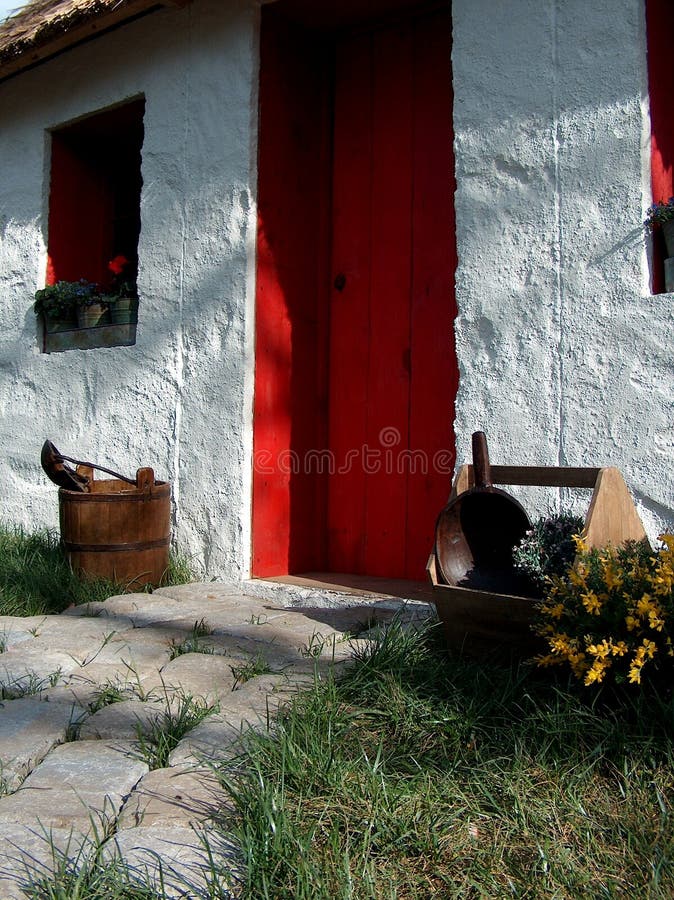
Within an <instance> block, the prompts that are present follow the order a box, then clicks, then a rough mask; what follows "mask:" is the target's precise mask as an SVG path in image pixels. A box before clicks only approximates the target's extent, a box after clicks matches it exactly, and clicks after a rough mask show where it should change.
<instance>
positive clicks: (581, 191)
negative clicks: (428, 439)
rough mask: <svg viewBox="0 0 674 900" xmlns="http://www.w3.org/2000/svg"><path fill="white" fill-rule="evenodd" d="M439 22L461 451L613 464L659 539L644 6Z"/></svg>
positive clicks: (460, 12)
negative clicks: (443, 37) (475, 435)
mask: <svg viewBox="0 0 674 900" xmlns="http://www.w3.org/2000/svg"><path fill="white" fill-rule="evenodd" d="M453 16H454V44H453V60H452V62H453V71H454V96H455V102H454V126H455V151H456V175H457V191H456V221H457V244H458V258H459V266H458V271H457V301H458V309H459V315H458V318H457V321H456V336H457V349H458V355H459V364H460V379H461V380H460V386H459V394H458V398H457V414H456V434H457V450H458V456H459V460H460V461H463V460H465V459H467V458H468V456H469V452H470V451H469V448H470V434H471V432H472V431H474V430H476V429H477V428H482V429H484V430H485V431H486V432H487V435H488V437H489V438H490V439H491V440H490V444H491V455H492V461H493V462H496V463H509V464H518V463H519V464H534V463H536V464H543V465H588V466H596V465H615V466H618V467H619V468H620V469H621V470H622V471H623V473H624V476H625V479H626V481H627V482H628V484H629V485H630V486H631V488H632V490H633V492H634V494H635V497H636V499H637V502H638V507H639V511H640V513H641V515H642V518H643V519H644V522H645V524H646V526H647V528H648V529H649V532H650V534H651V536H652V537H655V535H657V533H658V531H659V530H662V529H663V528H664V527H665V526H669V527H670V528H671V527H672V526H673V525H674V470H673V467H672V460H673V457H674V426H673V422H674V418H673V416H672V412H673V409H672V404H673V400H674V367H673V361H672V347H673V346H674V298H673V297H672V296H671V295H660V296H656V297H652V296H650V295H649V293H648V289H647V283H648V260H647V254H646V247H645V239H644V231H643V227H642V220H643V217H644V210H645V208H646V207H647V206H648V204H649V203H650V193H649V191H650V187H649V181H648V178H647V177H645V174H646V173H647V171H648V162H649V147H648V141H647V140H646V139H645V138H646V135H647V134H648V119H647V117H648V105H647V102H646V99H647V98H646V84H647V80H646V56H645V22H644V10H643V3H642V2H641V0H600V2H597V3H593V4H589V5H588V4H586V3H585V2H582V0H545V2H540V0H516V2H509V3H492V2H491V0H455V2H454V4H453ZM574 501H575V502H577V503H586V502H587V497H584V498H583V499H582V500H581V499H580V498H579V497H576V496H575V494H569V495H567V496H566V497H564V498H563V501H562V502H563V503H564V504H567V503H571V502H574ZM553 502H554V500H553V498H551V497H550V496H548V495H547V494H545V495H543V493H542V492H540V496H538V498H537V500H536V503H538V504H539V505H541V506H543V507H545V506H546V505H547V504H548V503H553ZM541 511H543V510H541Z"/></svg>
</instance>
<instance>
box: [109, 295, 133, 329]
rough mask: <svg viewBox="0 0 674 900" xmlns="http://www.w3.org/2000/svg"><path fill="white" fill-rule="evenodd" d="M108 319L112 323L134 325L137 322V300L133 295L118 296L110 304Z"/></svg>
mask: <svg viewBox="0 0 674 900" xmlns="http://www.w3.org/2000/svg"><path fill="white" fill-rule="evenodd" d="M110 319H111V321H112V324H113V325H135V324H136V323H137V322H138V300H137V299H136V298H135V297H120V298H119V300H115V302H114V303H111V304H110Z"/></svg>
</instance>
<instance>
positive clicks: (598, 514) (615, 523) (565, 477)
mask: <svg viewBox="0 0 674 900" xmlns="http://www.w3.org/2000/svg"><path fill="white" fill-rule="evenodd" d="M491 480H492V482H493V483H494V484H509V485H513V484H515V485H522V486H527V487H570V488H573V487H575V488H591V489H593V494H592V499H591V501H590V506H589V508H588V511H587V514H586V517H585V527H584V528H583V538H584V539H585V541H586V543H587V545H588V546H589V547H605V546H606V545H607V544H612V545H613V546H614V547H618V546H620V545H621V544H624V543H625V541H644V540H647V537H646V530H645V529H644V526H643V523H642V521H641V519H640V518H639V514H638V513H637V511H636V508H635V506H634V501H633V500H632V496H631V494H630V492H629V490H628V488H627V485H626V484H625V479H624V478H623V477H622V475H621V473H620V470H619V469H616V468H615V467H613V466H608V467H605V468H574V467H571V466H492V467H491ZM474 483H475V476H474V473H473V467H472V465H463V466H461V468H460V469H459V472H458V474H457V476H456V478H455V480H454V485H453V487H452V492H451V494H450V496H449V499H450V500H452V499H454V497H456V496H458V494H461V493H463V491H467V490H468V489H469V488H471V487H473V485H474Z"/></svg>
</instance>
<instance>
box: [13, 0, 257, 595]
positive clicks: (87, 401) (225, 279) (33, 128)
mask: <svg viewBox="0 0 674 900" xmlns="http://www.w3.org/2000/svg"><path fill="white" fill-rule="evenodd" d="M257 34H258V30H257V12H256V4H255V3H253V2H249V0H228V2H227V3H223V2H221V0H194V2H193V3H192V4H189V5H187V6H186V7H185V8H184V9H182V10H170V9H166V10H161V11H158V12H155V13H152V14H151V15H149V16H146V17H144V18H142V19H139V20H137V21H136V22H134V23H131V24H128V25H125V26H123V27H121V28H120V29H118V30H116V31H114V32H112V33H110V34H108V35H104V36H102V37H100V38H99V39H97V40H95V41H93V42H91V43H89V44H86V45H83V46H80V47H78V48H75V49H73V50H71V51H69V52H67V53H65V54H63V55H62V56H60V57H58V58H56V59H54V60H52V61H50V62H48V63H45V64H44V65H41V66H39V67H37V68H35V69H33V70H32V71H28V72H25V73H23V74H22V75H20V76H18V77H16V78H13V79H11V80H9V81H7V82H5V83H4V84H0V159H1V160H2V182H1V183H0V324H1V329H0V408H1V410H2V417H1V418H0V515H1V516H2V517H3V518H4V519H5V520H9V521H11V522H17V523H22V524H24V525H29V526H35V525H49V526H54V525H56V524H57V522H58V504H57V489H56V487H55V486H54V485H52V484H51V482H49V481H48V480H47V479H46V477H45V476H44V475H43V474H42V470H41V469H40V466H39V451H40V447H41V444H42V442H43V441H44V439H45V438H47V437H49V438H51V439H52V440H53V441H54V442H55V443H56V445H57V446H58V447H59V448H60V449H61V450H62V451H63V452H64V453H66V454H68V455H73V456H79V455H81V458H85V459H92V460H93V461H95V462H100V463H102V464H104V465H106V464H107V465H109V466H111V467H112V468H115V469H117V470H119V471H122V472H127V473H130V474H133V473H135V470H136V468H137V467H138V466H141V465H151V466H153V467H154V469H155V471H156V473H157V476H158V477H160V478H164V479H166V478H168V479H169V480H170V481H171V482H172V484H173V489H174V495H175V499H176V504H175V523H174V525H175V528H174V536H175V537H176V538H177V540H178V543H179V545H180V547H181V549H182V550H184V551H186V552H187V553H189V554H191V555H193V556H194V557H195V558H196V560H197V561H198V562H200V563H201V564H202V566H203V567H204V569H205V571H206V573H209V574H216V575H217V574H219V575H224V574H227V575H229V576H230V577H234V578H237V577H240V576H241V575H247V574H248V567H249V553H250V534H249V532H250V524H249V523H250V459H251V424H250V423H251V412H250V409H251V403H252V372H253V359H252V346H253V345H252V340H253V332H252V329H253V256H254V239H255V210H254V192H255V167H256V114H257V113H256V111H257V100H256V84H257V74H256V67H257ZM140 94H142V95H143V96H144V97H145V101H146V106H145V140H144V145H143V154H142V176H143V190H142V201H141V217H142V227H141V235H140V244H139V258H140V270H139V282H138V286H139V292H140V300H141V306H140V317H139V325H138V335H137V343H136V345H135V346H134V347H130V348H121V347H117V348H114V349H97V350H90V351H76V350H71V351H67V352H65V353H55V354H42V353H40V352H39V348H38V345H37V339H36V327H35V316H34V314H33V312H32V308H31V307H32V298H33V293H34V291H35V290H36V288H38V287H41V286H42V285H43V284H44V272H45V265H46V247H45V242H46V233H47V232H46V228H47V221H46V210H47V194H48V169H49V162H48V141H47V138H46V131H45V130H46V129H47V128H49V127H53V126H57V125H60V124H62V123H64V122H67V121H69V120H71V119H74V118H76V117H78V116H82V115H85V114H88V113H91V112H94V111H97V110H100V109H102V108H104V107H106V106H109V105H111V104H114V103H118V102H120V101H123V100H125V99H127V98H131V97H134V96H137V95H140Z"/></svg>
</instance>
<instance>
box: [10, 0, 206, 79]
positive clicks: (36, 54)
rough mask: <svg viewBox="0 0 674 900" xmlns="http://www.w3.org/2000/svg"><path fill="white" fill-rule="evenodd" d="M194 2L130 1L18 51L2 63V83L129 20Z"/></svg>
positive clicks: (174, 0)
mask: <svg viewBox="0 0 674 900" xmlns="http://www.w3.org/2000/svg"><path fill="white" fill-rule="evenodd" d="M191 2H192V0H127V2H126V3H124V4H123V5H120V6H119V7H117V8H116V9H113V10H110V11H108V12H104V13H98V14H96V15H92V17H91V18H90V19H88V20H87V21H86V22H84V23H82V24H80V25H78V26H76V27H73V28H69V29H67V30H66V31H64V32H63V33H62V34H59V35H55V36H53V37H51V38H49V39H47V40H46V41H44V42H38V43H33V44H31V45H30V46H28V47H26V49H25V50H19V52H18V53H17V55H16V56H14V57H12V58H11V59H9V60H7V61H5V62H4V63H0V81H4V80H5V79H6V78H10V77H11V76H12V75H16V74H18V73H19V72H21V71H23V70H24V69H29V68H31V67H33V66H36V65H38V64H39V63H42V62H45V61H46V60H48V59H51V58H52V57H53V56H57V55H58V54H59V53H63V51H64V50H69V49H70V48H71V47H74V46H75V45H76V44H81V43H82V42H84V41H89V40H91V39H92V38H96V37H98V36H99V35H101V34H103V33H104V32H106V31H109V30H110V29H111V28H116V27H117V26H119V25H121V24H123V23H124V22H126V21H128V20H129V19H134V18H137V17H138V16H140V15H144V14H145V13H149V12H151V11H152V10H155V9H159V8H160V7H162V6H169V7H177V8H179V9H180V8H182V7H184V6H187V5H188V3H191Z"/></svg>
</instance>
